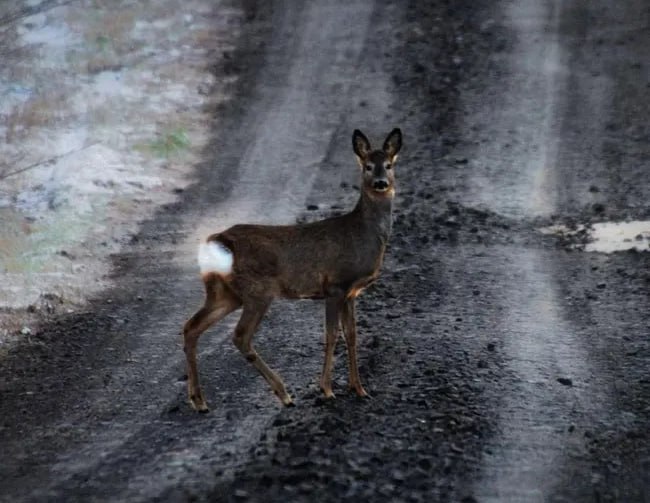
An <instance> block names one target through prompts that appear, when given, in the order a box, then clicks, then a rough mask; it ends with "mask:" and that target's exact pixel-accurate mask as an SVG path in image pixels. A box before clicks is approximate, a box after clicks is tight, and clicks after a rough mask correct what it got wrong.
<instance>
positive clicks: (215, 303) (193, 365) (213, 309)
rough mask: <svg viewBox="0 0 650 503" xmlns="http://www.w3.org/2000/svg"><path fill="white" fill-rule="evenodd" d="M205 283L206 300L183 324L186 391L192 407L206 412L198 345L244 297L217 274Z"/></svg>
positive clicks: (208, 277)
mask: <svg viewBox="0 0 650 503" xmlns="http://www.w3.org/2000/svg"><path fill="white" fill-rule="evenodd" d="M203 281H204V283H205V303H204V304H203V307H202V308H201V309H199V310H198V311H197V312H196V313H195V314H194V316H192V317H191V318H190V319H189V320H188V321H187V323H185V326H184V327H183V350H184V351H185V357H186V359H187V392H188V396H189V400H190V404H191V405H192V407H193V408H194V409H195V410H197V411H199V412H207V411H208V406H207V404H206V402H205V398H204V397H203V392H202V391H201V386H200V383H199V371H198V367H197V362H196V345H197V342H198V340H199V337H200V336H201V334H202V333H203V332H205V331H206V330H207V329H208V328H209V327H210V326H211V325H212V324H213V323H216V322H217V321H219V320H221V319H222V318H224V317H225V316H226V315H227V314H229V313H231V312H232V311H234V310H235V309H237V308H238V307H240V306H241V301H240V300H239V299H238V298H237V297H236V296H235V295H234V294H233V293H232V292H231V290H230V289H229V288H228V287H227V286H226V285H225V284H224V282H223V280H222V279H221V278H220V277H219V276H217V275H216V274H209V275H206V276H205V277H204V278H203Z"/></svg>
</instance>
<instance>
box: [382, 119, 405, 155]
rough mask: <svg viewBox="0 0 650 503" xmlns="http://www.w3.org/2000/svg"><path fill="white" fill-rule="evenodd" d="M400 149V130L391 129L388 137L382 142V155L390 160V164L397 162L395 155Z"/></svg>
mask: <svg viewBox="0 0 650 503" xmlns="http://www.w3.org/2000/svg"><path fill="white" fill-rule="evenodd" d="M401 148H402V130H401V129H400V128H397V127H396V128H395V129H393V130H392V131H391V132H390V133H389V134H388V136H387V137H386V141H384V147H383V150H384V153H385V154H386V155H387V156H388V158H389V159H390V162H391V163H393V162H395V161H396V160H397V153H398V152H399V151H400V149H401Z"/></svg>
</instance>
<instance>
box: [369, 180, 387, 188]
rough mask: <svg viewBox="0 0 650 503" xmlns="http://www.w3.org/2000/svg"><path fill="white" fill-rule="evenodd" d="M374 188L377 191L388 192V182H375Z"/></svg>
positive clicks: (373, 183)
mask: <svg viewBox="0 0 650 503" xmlns="http://www.w3.org/2000/svg"><path fill="white" fill-rule="evenodd" d="M372 188H373V189H375V190H386V189H387V188H388V181H386V180H375V181H374V182H372Z"/></svg>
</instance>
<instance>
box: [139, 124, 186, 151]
mask: <svg viewBox="0 0 650 503" xmlns="http://www.w3.org/2000/svg"><path fill="white" fill-rule="evenodd" d="M190 144H191V143H190V139H189V138H188V136H187V131H186V129H185V128H182V127H179V128H175V129H173V130H170V131H167V132H165V133H163V134H162V135H161V136H160V137H159V138H157V139H156V140H154V141H152V142H150V143H149V144H148V145H146V146H145V148H144V149H142V148H141V150H148V151H149V152H152V153H153V154H154V155H156V156H158V157H162V158H168V157H171V156H173V155H176V154H179V153H181V152H184V151H186V150H187V149H188V148H189V147H190Z"/></svg>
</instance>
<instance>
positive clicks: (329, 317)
mask: <svg viewBox="0 0 650 503" xmlns="http://www.w3.org/2000/svg"><path fill="white" fill-rule="evenodd" d="M342 304H343V301H342V300H341V299H340V298H339V297H334V298H328V299H327V300H326V301H325V362H324V363H323V373H322V375H321V378H320V387H321V389H322V390H323V393H325V397H326V398H334V393H333V392H332V366H333V365H334V348H335V347H336V340H337V339H338V335H339V324H340V322H341V307H342Z"/></svg>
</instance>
